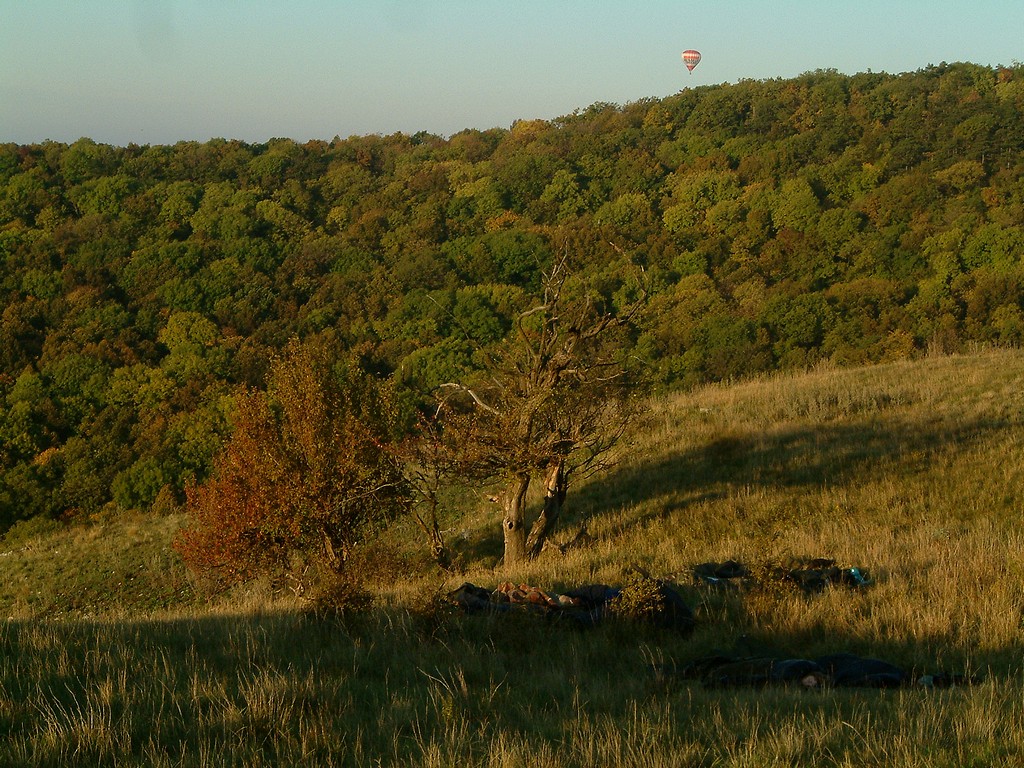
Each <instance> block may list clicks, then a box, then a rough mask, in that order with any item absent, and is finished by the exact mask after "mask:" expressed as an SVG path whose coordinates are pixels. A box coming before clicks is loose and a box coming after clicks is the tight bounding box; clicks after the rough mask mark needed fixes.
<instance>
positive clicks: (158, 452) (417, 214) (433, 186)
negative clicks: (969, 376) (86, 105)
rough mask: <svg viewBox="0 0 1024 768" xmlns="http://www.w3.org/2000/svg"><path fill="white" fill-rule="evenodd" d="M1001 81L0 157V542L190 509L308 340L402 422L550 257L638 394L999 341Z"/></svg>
mask: <svg viewBox="0 0 1024 768" xmlns="http://www.w3.org/2000/svg"><path fill="white" fill-rule="evenodd" d="M1022 150H1024V67H1022V66H1020V65H1015V66H1013V67H998V68H990V67H984V66H977V65H972V64H952V65H946V64H943V65H941V66H934V67H928V68H927V69H923V70H920V71H918V72H914V73H907V74H901V75H890V74H883V73H877V74H876V73H867V74H858V75H854V76H846V75H841V74H839V73H837V72H834V71H816V72H811V73H807V74H804V75H802V76H800V77H797V78H794V79H786V80H768V81H742V82H739V83H736V84H726V85H718V86H710V87H701V88H695V89H688V90H686V91H683V92H681V93H679V94H677V95H674V96H671V97H667V98H664V99H650V100H645V101H639V102H636V103H632V104H627V105H625V106H618V105H613V104H595V105H593V106H591V107H590V108H588V109H586V110H582V111H579V112H577V113H574V114H571V115H567V116H565V117H562V118H559V119H556V120H553V121H540V120H536V121H521V122H517V123H515V124H514V125H512V126H511V127H510V128H509V129H507V130H501V129H493V130H487V131H478V130H466V131H463V132H461V133H458V134H456V135H454V136H452V137H450V138H447V139H445V138H442V137H438V136H434V135H429V134H415V135H412V136H409V135H404V134H395V135H392V136H376V135H374V136H355V137H350V138H348V139H344V140H342V139H338V138H336V139H334V140H333V141H311V142H308V143H305V144H298V143H296V142H293V141H291V140H285V139H276V140H272V141H269V142H267V143H266V144H246V143H243V142H239V141H229V140H214V141H209V142H206V143H196V142H181V143H179V144H176V145H174V146H136V145H130V146H127V147H113V146H107V145H103V144H97V143H95V142H93V141H91V140H89V139H84V138H83V139H81V140H79V141H77V142H75V143H73V144H71V145H66V144H61V143H56V142H44V143H42V144H37V145H30V146H19V145H15V144H4V145H0V258H2V260H3V261H2V263H3V268H2V273H0V296H2V301H0V306H2V316H0V399H2V403H3V408H2V409H0V531H2V530H4V529H6V528H7V527H8V526H9V525H11V524H12V523H13V522H15V521H17V520H20V519H25V518H30V517H34V516H37V515H45V516H51V517H58V516H63V517H73V516H75V515H81V514H90V513H93V512H95V511H97V510H99V509H101V508H103V507H104V506H106V505H117V506H120V507H122V508H144V507H149V506H151V505H154V504H155V505H156V506H157V507H160V505H162V504H170V503H173V502H174V501H175V500H178V499H180V498H181V494H182V490H183V488H184V486H185V484H186V482H187V481H188V480H189V478H199V479H202V478H203V477H205V475H206V474H207V473H208V471H209V468H210V466H211V462H212V458H213V456H214V455H215V453H216V452H217V450H218V449H219V447H220V446H221V445H222V444H223V441H224V438H225V435H226V434H227V433H228V431H229V429H230V416H231V413H232V409H233V403H234V402H235V397H236V393H237V391H238V387H239V386H240V385H247V386H250V387H261V386H263V382H264V378H265V374H266V371H267V367H268V364H269V360H270V359H271V357H272V355H273V354H274V353H275V352H277V351H279V350H281V349H282V348H283V347H284V346H285V345H286V343H287V342H288V341H289V339H292V338H295V337H298V338H310V337H314V336H318V335H319V336H323V337H325V338H329V339H330V340H331V343H334V344H339V345H343V346H344V347H345V348H347V349H348V350H350V351H352V352H353V353H355V354H356V355H357V356H358V357H359V359H360V360H362V362H363V364H364V366H365V367H366V369H367V370H369V371H372V372H373V373H375V374H376V375H378V376H382V377H392V378H393V379H394V382H395V383H396V385H398V386H399V387H400V388H404V389H405V390H406V391H407V392H408V393H409V395H410V400H414V399H415V398H416V397H417V396H420V395H422V394H423V393H427V392H429V391H430V390H431V389H432V388H434V387H436V386H438V385H439V384H441V383H444V382H447V381H452V380H455V379H458V378H459V377H460V376H463V375H465V374H466V373H467V372H469V371H471V370H472V369H473V367H474V366H475V365H477V364H478V362H479V360H480V351H481V350H482V349H484V348H486V347H487V345H489V344H493V343H495V342H497V341H499V340H500V339H502V338H503V337H504V336H505V335H506V334H507V333H508V332H509V330H510V323H511V319H512V318H514V317H515V316H516V314H517V313H519V312H521V311H522V310H523V308H524V307H526V306H528V303H529V297H530V296H531V294H532V292H534V291H536V289H537V288H538V285H539V276H540V274H541V270H542V269H544V268H545V267H547V266H549V265H550V264H551V263H552V259H553V258H555V256H556V254H565V253H568V254H570V255H571V260H572V263H573V265H574V268H575V269H576V270H577V273H578V274H579V275H580V276H581V277H582V278H584V279H585V280H586V283H587V285H588V286H590V288H589V289H590V290H592V291H594V295H595V298H596V300H598V301H602V302H606V303H607V306H609V307H614V306H623V305H626V304H629V303H630V302H632V301H634V300H635V298H636V296H635V293H634V292H635V288H634V286H635V285H636V284H637V280H636V276H637V274H638V273H639V274H642V276H643V278H644V284H645V285H646V286H647V294H646V299H647V301H648V302H649V306H648V311H647V312H646V313H645V314H644V319H643V321H642V324H641V327H640V328H639V329H638V332H637V333H636V334H635V335H634V336H633V338H631V339H630V340H629V342H628V343H629V344H630V345H631V347H630V348H629V349H625V350H623V352H624V354H628V355H629V356H630V358H631V359H633V360H635V361H639V362H640V363H641V364H642V370H643V371H644V373H645V376H646V378H647V381H648V382H649V383H650V384H651V385H652V386H654V387H657V388H662V389H670V388H679V387H687V386H691V385H693V384H696V383H700V382H704V381H711V380H719V379H727V378H730V377H738V376H744V375H748V374H752V373H756V372H760V371H767V370H772V369H776V368H789V367H799V366H806V365H809V364H813V363H815V362H817V361H821V360H829V361H833V362H835V363H838V364H856V363H865V362H871V361H879V360H886V359H894V358H899V357H905V356H908V355H912V354H915V353H917V352H920V351H927V350H939V351H955V350H957V349H960V348H962V347H963V346H964V345H965V344H968V343H972V342H986V343H999V344H1019V343H1021V342H1022V341H1024V265H1022V261H1021V259H1022V255H1024V153H1022Z"/></svg>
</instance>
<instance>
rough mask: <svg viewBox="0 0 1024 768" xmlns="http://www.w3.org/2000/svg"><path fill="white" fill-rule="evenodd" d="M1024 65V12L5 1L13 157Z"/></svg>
mask: <svg viewBox="0 0 1024 768" xmlns="http://www.w3.org/2000/svg"><path fill="white" fill-rule="evenodd" d="M685 48H697V49H699V50H700V51H701V52H702V53H703V56H704V59H703V61H702V62H701V64H700V66H698V67H697V69H696V70H694V72H693V74H692V75H691V74H689V73H687V71H686V69H685V67H684V66H683V64H682V61H681V60H680V53H681V52H682V50H683V49H685ZM1021 60H1024V0H961V1H960V2H949V1H948V0H859V2H848V1H847V0H704V2H701V1H700V0H685V1H684V0H654V1H653V2H644V0H628V1H627V0H505V1H504V2H494V1H493V0H444V2H440V1H436V0H435V1H432V0H419V1H418V2H417V1H414V0H373V1H372V2H371V1H370V0H277V1H275V2H271V1H270V0H65V1H64V2H59V1H58V0H0V141H15V142H18V143H31V142H36V141H42V140H44V139H54V140H57V141H67V142H70V141H74V140H75V139H77V138H79V137H81V136H88V137H90V138H93V139H95V140H96V141H100V142H105V143H111V144H118V145H124V144H127V143H129V142H136V143H138V144H167V143H173V142H175V141H178V140H183V139H184V140H198V141H206V140H208V139H210V138H214V137H224V138H238V139H243V140H245V141H252V142H258V141H265V140H267V139H269V138H272V137H290V138H293V139H296V140H299V141H305V140H306V139H311V138H321V139H330V138H332V137H334V136H336V135H338V136H341V137H343V138H344V137H346V136H349V135H353V134H368V133H381V134H388V133H393V132H395V131H402V132H404V133H415V132H416V131H419V130H425V131H428V132H430V133H437V134H441V135H445V136H447V135H451V134H452V133H456V132H458V131H460V130H462V129H464V128H481V129H485V128H491V127H496V126H497V127H502V128H507V127H508V126H509V125H511V123H512V122H513V121H515V120H517V119H531V118H544V119H550V118H554V117H558V116H560V115H565V114H569V113H571V112H572V111H573V110H575V109H582V108H585V107H587V106H589V105H591V104H593V103H595V102H598V101H603V102H614V103H617V104H624V103H627V102H632V101H636V100H639V99H643V98H647V97H664V96H669V95H671V94H673V93H676V92H678V91H679V90H680V89H682V88H685V87H688V86H697V85H708V84H715V83H724V82H736V81H737V80H740V79H746V78H752V79H765V78H774V77H792V76H795V75H798V74H800V73H802V72H806V71H809V70H813V69H819V68H823V69H838V70H839V71H840V72H844V73H854V72H863V71H867V70H869V69H870V70H873V71H875V72H881V71H885V72H907V71H914V70H917V69H921V68H923V67H926V66H928V65H929V64H938V63H940V62H943V61H947V62H954V61H972V62H975V63H979V64H986V65H996V64H1014V63H1017V62H1020V61H1021Z"/></svg>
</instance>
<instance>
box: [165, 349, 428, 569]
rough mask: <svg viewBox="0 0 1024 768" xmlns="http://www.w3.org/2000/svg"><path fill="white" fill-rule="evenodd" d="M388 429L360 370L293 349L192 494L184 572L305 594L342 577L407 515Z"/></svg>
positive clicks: (183, 539)
mask: <svg viewBox="0 0 1024 768" xmlns="http://www.w3.org/2000/svg"><path fill="white" fill-rule="evenodd" d="M392 424H393V412H392V411H391V409H390V407H389V404H388V399H387V397H386V396H385V393H384V392H383V390H382V388H381V387H380V386H379V385H378V384H377V383H376V382H375V380H374V379H373V378H372V377H370V376H369V375H368V374H366V373H364V372H362V371H361V370H360V369H359V368H358V366H357V365H356V364H355V363H354V362H352V361H351V360H347V359H343V358H339V357H337V356H336V355H335V354H332V352H331V351H330V349H329V348H328V347H327V346H325V345H322V344H321V345H314V344H308V343H307V344H300V343H299V342H297V341H292V342H291V343H289V344H288V345H287V347H286V348H285V350H284V351H283V353H282V354H281V355H280V356H279V357H278V358H276V359H275V360H274V361H273V362H272V363H271V366H270V371H269V375H268V380H267V389H266V391H265V392H264V391H257V390H246V391H244V392H242V393H240V395H239V396H238V400H237V410H236V413H235V419H234V429H233V432H232V435H231V438H230V440H229V442H228V443H227V444H226V446H225V447H224V449H223V451H222V452H221V453H220V454H219V455H218V457H217V458H216V460H215V462H214V467H213V472H212V473H211V476H210V478H209V479H208V480H207V481H206V482H204V483H202V484H199V485H194V486H192V487H190V488H188V489H187V491H186V494H187V509H188V512H189V516H190V524H189V526H188V527H187V528H185V530H184V531H183V532H182V534H181V536H180V538H179V539H178V542H177V548H178V550H179V552H180V553H181V555H182V557H183V559H184V560H185V562H186V564H187V565H188V566H189V567H190V568H191V569H193V570H194V571H199V572H203V573H205V574H207V575H210V576H213V577H214V579H215V581H217V582H219V583H222V584H231V583H238V582H241V581H245V580H248V579H250V578H252V577H254V576H256V575H260V574H265V573H269V574H271V575H277V576H288V577H290V578H292V579H293V580H294V581H295V583H296V585H298V586H300V587H304V586H305V584H306V580H307V578H308V577H310V576H314V577H315V576H316V575H320V576H325V575H326V576H332V575H337V574H339V573H341V572H342V571H343V569H344V566H345V563H346V561H347V560H348V558H349V556H350V554H351V553H352V550H353V547H354V546H355V545H356V544H357V543H358V542H359V541H360V540H361V539H362V538H363V537H365V536H367V535H368V534H369V533H371V532H372V531H373V530H374V529H376V528H379V527H380V526H382V525H384V524H386V523H387V522H388V521H389V520H390V519H392V518H394V517H395V516H396V515H398V514H400V513H402V512H403V511H405V509H406V508H407V506H408V503H409V494H408V492H407V487H406V483H405V481H404V479H403V475H402V465H401V462H400V461H399V460H398V458H397V457H396V454H395V453H394V452H393V451H392V450H391V447H390V439H389V435H390V434H391V433H392V432H391V425H392ZM303 574H306V577H305V578H304V577H303Z"/></svg>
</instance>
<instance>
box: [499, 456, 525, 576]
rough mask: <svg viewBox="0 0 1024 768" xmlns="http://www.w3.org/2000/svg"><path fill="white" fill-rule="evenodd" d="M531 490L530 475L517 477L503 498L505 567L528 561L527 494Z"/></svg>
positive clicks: (509, 485)
mask: <svg viewBox="0 0 1024 768" xmlns="http://www.w3.org/2000/svg"><path fill="white" fill-rule="evenodd" d="M529 489H530V476H529V475H528V474H522V475H516V477H515V478H513V479H512V481H511V482H510V483H509V484H508V488H506V489H505V492H504V493H503V494H502V496H501V506H502V511H503V512H504V517H503V518H502V521H501V527H502V530H503V531H504V533H505V557H504V563H505V565H511V564H512V563H518V562H522V561H523V560H525V559H526V556H527V552H526V521H525V520H524V519H523V518H524V515H525V514H526V492H527V491H528V490H529Z"/></svg>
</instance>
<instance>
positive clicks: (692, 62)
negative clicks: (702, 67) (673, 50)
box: [683, 48, 700, 72]
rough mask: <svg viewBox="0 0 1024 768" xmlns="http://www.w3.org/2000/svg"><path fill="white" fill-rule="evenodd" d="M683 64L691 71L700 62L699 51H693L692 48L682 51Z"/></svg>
mask: <svg viewBox="0 0 1024 768" xmlns="http://www.w3.org/2000/svg"><path fill="white" fill-rule="evenodd" d="M683 64H685V65H686V68H687V69H688V70H690V71H691V72H693V68H694V67H696V66H697V65H698V64H700V51H695V50H693V49H692V48H688V49H687V50H685V51H683Z"/></svg>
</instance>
